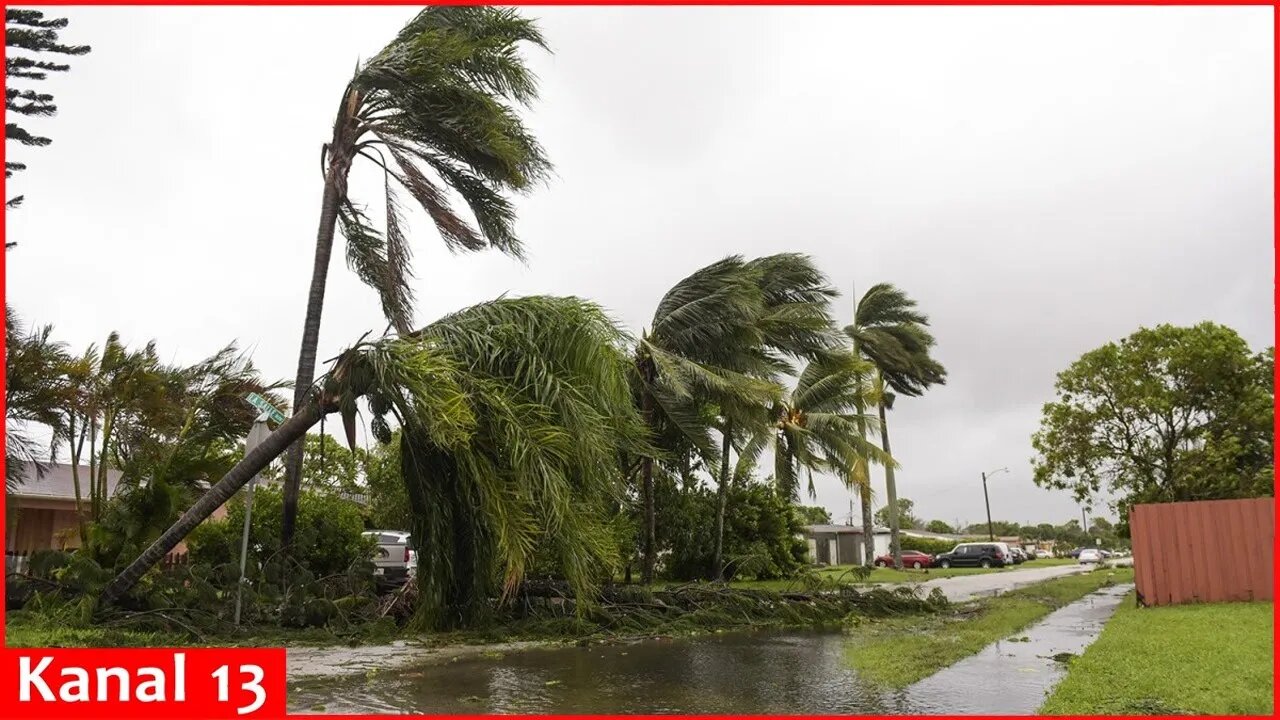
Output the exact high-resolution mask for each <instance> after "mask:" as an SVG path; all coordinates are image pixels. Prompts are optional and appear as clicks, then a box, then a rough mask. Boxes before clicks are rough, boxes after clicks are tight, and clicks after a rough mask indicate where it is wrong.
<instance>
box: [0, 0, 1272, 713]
mask: <svg viewBox="0 0 1280 720" xmlns="http://www.w3.org/2000/svg"><path fill="white" fill-rule="evenodd" d="M13 4H14V5H16V6H21V7H57V6H119V7H127V6H152V5H171V6H214V5H229V6H255V5H262V6H294V5H406V6H420V5H427V4H433V5H480V4H485V3H478V2H471V1H470V0H434V2H425V1H423V0H419V1H418V2H412V1H408V0H373V1H371V2H349V1H348V2H344V1H343V0H228V1H224V2H219V1H218V0H194V1H192V2H169V1H167V0H134V1H133V2H100V1H98V0H80V1H76V0H43V1H40V2H32V3H13ZM493 4H502V5H524V6H544V7H545V6H572V5H588V6H628V5H634V6H648V7H654V6H733V5H770V6H788V5H794V6H830V5H870V6H895V5H896V6H955V5H960V6H1009V5H1012V6H1061V5H1067V6H1118V7H1134V6H1146V7H1156V6H1218V5H1226V6H1266V5H1270V6H1271V7H1272V9H1273V11H1272V62H1273V74H1272V87H1271V90H1272V103H1273V107H1274V108H1275V109H1276V110H1280V101H1277V97H1276V87H1277V86H1276V73H1277V72H1280V52H1278V51H1277V48H1276V41H1277V40H1280V9H1278V8H1277V7H1276V2H1275V1H1274V0H1242V1H1235V2H1232V1H1230V0H1205V1H1201V2H1195V1H1194V0H1172V1H1165V2H1162V1H1161V0H1129V1H1128V2H1114V1H1109V0H1064V1H1062V2H1052V1H1049V0H988V1H987V2H972V3H966V2H956V1H954V0H887V1H882V2H860V1H858V0H799V1H797V2H772V1H770V0H737V1H734V0H703V1H701V2H698V1H696V0H693V1H689V0H638V1H634V2H626V1H625V0H600V1H595V2H593V1H591V0H567V1H566V0H508V1H507V2H502V3H493ZM2 82H3V80H0V83H2ZM1272 117H1273V128H1272V129H1273V132H1274V118H1275V115H1274V114H1273V116H1272ZM6 153H7V148H5V150H0V155H4V154H6ZM1272 173H1273V185H1272V193H1273V197H1272V232H1273V238H1272V243H1273V247H1274V246H1276V245H1280V242H1278V241H1280V233H1277V231H1276V227H1275V208H1276V206H1277V200H1278V199H1280V191H1277V185H1280V151H1277V148H1276V147H1275V144H1274V138H1273V146H1272ZM0 182H3V185H0V187H7V185H8V182H7V181H0ZM5 197H7V194H6V195H5ZM6 231H7V224H6V226H5V227H4V228H0V238H2V237H4V235H5V233H6ZM0 267H3V268H4V269H5V271H6V274H5V278H7V268H8V253H7V252H6V253H4V255H3V256H0ZM1273 272H1274V267H1273ZM5 278H0V288H3V287H4V284H5ZM1277 288H1278V286H1277V284H1276V281H1275V279H1274V275H1273V281H1272V294H1273V303H1275V302H1276V299H1278V298H1280V291H1278V290H1277ZM6 297H7V296H6ZM1275 307H1276V306H1275V304H1273V305H1272V310H1273V313H1274V311H1275ZM1275 328H1276V330H1277V331H1280V321H1277V322H1276V325H1275ZM3 343H4V339H3V338H0V346H3ZM1275 379H1276V380H1277V381H1280V369H1277V371H1276V373H1275ZM4 382H5V381H4V379H2V378H0V387H3V383H4ZM1277 384H1280V382H1278V383H1277ZM4 402H5V400H4V397H3V395H2V394H0V407H3V405H4ZM1277 406H1278V407H1280V403H1278V404H1277ZM1275 429H1276V430H1277V431H1280V417H1277V418H1276V419H1275ZM3 452H4V451H3V450H0V453H3ZM1276 507H1277V508H1280V502H1276ZM4 509H5V500H4V499H3V498H0V536H4V534H5V532H4V531H5V527H4V526H5V514H4ZM1272 563H1273V566H1274V569H1275V570H1276V571H1280V540H1278V539H1276V538H1273V547H1272ZM1276 575H1280V572H1277V573H1276ZM1277 588H1280V582H1277ZM3 599H4V589H3V588H2V587H0V601H3ZM3 636H4V617H3V616H0V638H2V637H3ZM1272 639H1273V643H1274V641H1275V640H1276V639H1280V629H1277V628H1276V626H1275V624H1274V623H1273V625H1272ZM1273 648H1274V645H1273ZM1278 670H1280V659H1278V658H1277V656H1276V655H1275V654H1274V652H1273V654H1272V672H1273V677H1274V675H1275V674H1280V673H1278V672H1277V671H1278ZM1272 692H1273V695H1274V696H1275V697H1276V698H1280V693H1277V692H1276V691H1275V688H1274V685H1273V689H1272ZM288 717H290V718H295V717H296V718H338V719H343V718H346V719H349V720H373V719H376V718H383V717H389V716H387V715H309V714H296V715H294V714H291V715H288ZM401 717H432V716H429V715H416V716H401ZM449 717H455V718H477V719H479V718H488V717H492V716H489V715H450V716H449ZM510 717H541V718H621V717H626V718H634V719H636V720H665V719H667V718H672V717H677V718H719V717H725V716H716V715H710V716H708V715H516V716H510ZM733 717H738V718H742V719H743V720H765V719H766V718H775V717H779V716H776V715H736V716H733ZM782 717H803V718H811V719H812V720H843V719H844V718H847V717H850V716H843V715H838V716H822V715H796V716H782ZM860 717H877V718H888V717H901V716H883V715H877V716H860ZM939 717H966V718H984V717H985V718H1002V717H1031V716H981V715H978V716H974V715H968V716H939ZM1095 717H1130V716H1119V715H1104V716H1095ZM1144 717H1151V716H1144Z"/></svg>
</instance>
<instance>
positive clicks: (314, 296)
mask: <svg viewBox="0 0 1280 720" xmlns="http://www.w3.org/2000/svg"><path fill="white" fill-rule="evenodd" d="M336 152H337V151H335V157H334V158H333V161H332V162H331V163H330V166H329V172H328V173H327V174H326V175H325V182H324V197H323V199H322V200H321V203H320V228H319V230H317V232H316V257H315V263H314V264H313V265H312V268H311V289H310V291H309V292H308V293H307V317H306V320H305V321H304V322H303V324H302V348H301V349H300V350H299V351H298V375H297V378H296V379H295V380H294V385H293V407H295V408H300V407H304V406H305V405H306V404H307V395H308V394H309V393H310V392H311V383H313V382H314V381H315V379H316V377H315V376H316V351H317V348H318V347H319V345H320V314H321V312H323V310H324V289H325V284H326V282H327V281H328V277H329V257H330V256H331V255H332V254H333V238H334V235H335V233H336V232H337V226H338V209H339V206H340V205H341V203H342V199H343V196H344V195H345V194H346V193H345V188H346V184H347V171H348V170H349V169H350V166H351V161H350V159H349V158H348V159H347V160H346V162H345V164H341V165H340V164H339V160H340V158H339V157H337V155H336ZM303 445H304V443H303V441H302V439H301V438H299V439H298V441H297V442H296V443H294V444H293V446H292V447H290V448H289V455H288V456H287V457H286V458H285V482H284V516H283V517H282V518H281V520H280V540H281V548H282V549H283V551H284V553H286V554H287V553H288V552H289V544H290V543H292V542H293V526H294V522H295V520H296V518H297V517H298V493H299V491H300V490H301V487H302V458H303Z"/></svg>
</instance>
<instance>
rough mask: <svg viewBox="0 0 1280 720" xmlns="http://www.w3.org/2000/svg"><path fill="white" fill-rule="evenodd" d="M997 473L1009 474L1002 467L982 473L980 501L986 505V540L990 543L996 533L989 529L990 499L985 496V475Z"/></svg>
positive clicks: (1007, 469) (1006, 469)
mask: <svg viewBox="0 0 1280 720" xmlns="http://www.w3.org/2000/svg"><path fill="white" fill-rule="evenodd" d="M999 472H1009V468H1007V467H1002V468H999V469H997V470H992V471H991V472H990V473H985V472H984V473H982V501H983V502H985V503H986V504H987V539H988V540H991V541H994V540H995V539H996V533H995V531H994V530H992V529H991V498H990V496H988V495H987V475H988V474H990V475H995V474H996V473H999Z"/></svg>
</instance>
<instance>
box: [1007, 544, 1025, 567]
mask: <svg viewBox="0 0 1280 720" xmlns="http://www.w3.org/2000/svg"><path fill="white" fill-rule="evenodd" d="M1009 554H1010V556H1012V557H1013V564H1014V565H1021V564H1022V563H1024V562H1026V561H1027V553H1026V551H1025V550H1023V549H1022V548H1020V547H1014V548H1009Z"/></svg>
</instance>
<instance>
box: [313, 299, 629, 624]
mask: <svg viewBox="0 0 1280 720" xmlns="http://www.w3.org/2000/svg"><path fill="white" fill-rule="evenodd" d="M624 340H625V337H624V335H623V333H622V332H621V331H620V330H619V329H618V327H617V326H616V325H615V324H614V323H613V321H612V320H610V319H609V318H608V317H607V316H606V315H605V314H604V312H603V311H602V310H600V308H599V307H597V306H595V305H593V304H591V303H587V302H584V301H582V300H579V299H577V298H553V297H530V298H520V299H500V300H497V301H494V302H490V303H484V304H481V305H477V306H474V307H471V308H468V309H466V310H464V311H462V312H459V313H454V314H452V315H449V316H447V317H444V318H441V319H440V320H438V321H436V322H434V323H432V324H430V325H428V326H426V327H424V328H422V329H421V330H419V331H417V332H415V333H412V334H409V335H405V336H400V337H395V338H391V339H384V340H378V341H374V342H370V343H363V344H361V345H357V346H356V347H354V348H353V349H352V350H350V351H348V353H346V354H344V356H343V357H342V358H341V359H340V360H339V361H338V363H337V364H336V365H335V369H334V371H333V372H332V373H331V374H330V376H329V378H328V380H327V382H328V388H329V389H328V390H327V392H328V393H329V394H330V395H333V396H336V397H338V398H339V405H340V406H343V405H346V404H347V403H354V401H355V399H356V398H358V397H361V396H364V397H367V398H368V400H369V408H370V411H371V413H372V414H373V415H374V416H375V417H374V420H375V422H374V423H372V424H374V425H377V426H378V427H381V428H386V427H389V425H390V424H391V422H395V423H397V424H399V425H400V426H401V428H402V436H401V464H402V469H403V472H404V477H405V482H406V484H407V486H408V489H409V497H410V502H411V506H412V508H413V512H414V520H413V527H412V528H411V530H412V532H413V534H414V537H415V540H416V542H417V545H418V547H419V551H420V556H419V558H420V559H419V584H420V591H421V597H422V601H421V602H422V604H421V610H420V615H419V620H420V621H421V622H423V623H425V624H429V625H432V626H449V625H453V624H455V623H457V622H458V621H460V620H462V619H464V618H468V617H472V616H473V615H474V614H475V613H477V612H479V611H480V610H481V609H482V608H483V607H484V603H485V601H486V598H488V597H490V596H491V595H492V593H493V592H495V591H500V592H502V593H503V594H504V595H507V596H509V595H510V593H511V592H513V591H514V590H515V588H516V587H517V586H518V584H519V583H520V581H521V579H522V578H523V576H524V574H525V572H526V571H527V570H528V568H529V567H530V565H531V563H532V561H533V557H534V555H535V553H542V552H547V551H548V550H550V551H552V552H553V555H554V556H555V557H556V558H557V559H558V560H559V562H560V567H561V570H562V571H563V572H564V573H565V577H566V579H567V580H568V581H569V583H570V585H571V586H572V587H573V589H574V591H575V593H576V594H577V595H578V597H579V599H580V600H581V601H583V602H584V603H587V605H589V604H590V601H591V598H592V597H593V592H594V589H595V588H596V586H597V584H598V583H599V582H600V581H601V580H602V579H604V578H605V577H607V576H608V573H609V571H610V570H611V564H612V563H613V561H614V558H616V553H615V552H614V551H613V550H614V549H613V547H612V545H611V543H612V542H613V541H612V540H611V538H612V535H611V534H610V533H609V532H608V528H607V527H606V525H605V521H604V520H603V518H604V517H605V516H606V514H605V513H604V512H603V511H602V508H603V507H604V505H605V504H606V503H608V502H610V501H613V500H616V498H617V497H618V496H619V494H620V488H619V487H618V484H617V483H618V479H617V468H616V459H617V455H618V452H619V451H620V450H621V451H624V452H627V453H631V454H639V453H644V452H652V448H650V447H649V446H648V444H647V443H646V440H645V437H646V431H645V428H644V427H643V426H642V424H641V422H640V419H639V417H638V414H637V413H636V411H635V409H634V406H633V404H632V400H631V388H630V386H629V385H628V382H627V378H626V374H625V367H626V363H625V361H624V359H623V356H622V349H621V348H622V347H623V342H624ZM494 583H496V585H494Z"/></svg>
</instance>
